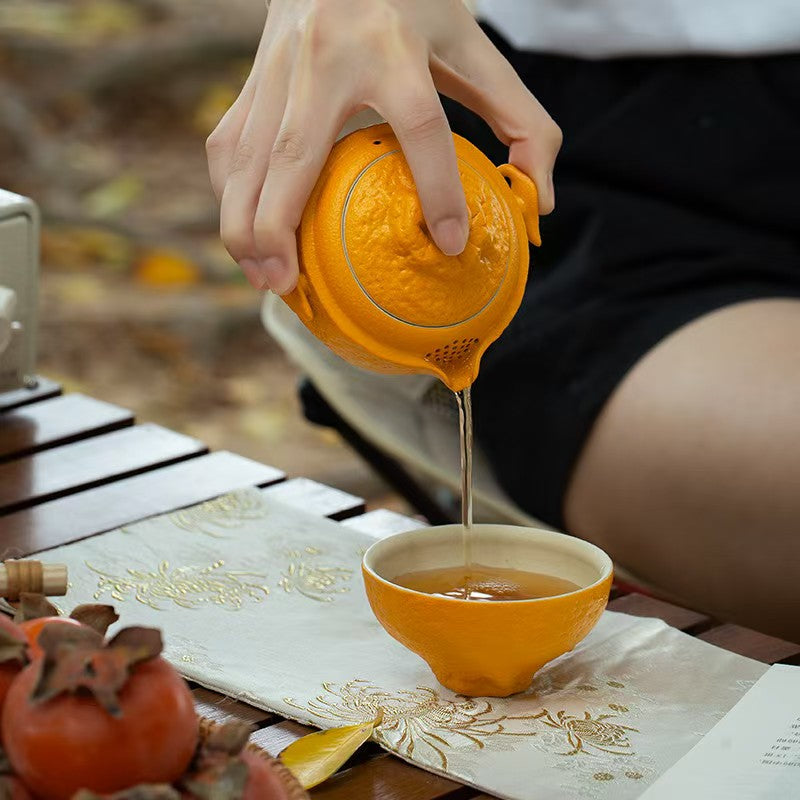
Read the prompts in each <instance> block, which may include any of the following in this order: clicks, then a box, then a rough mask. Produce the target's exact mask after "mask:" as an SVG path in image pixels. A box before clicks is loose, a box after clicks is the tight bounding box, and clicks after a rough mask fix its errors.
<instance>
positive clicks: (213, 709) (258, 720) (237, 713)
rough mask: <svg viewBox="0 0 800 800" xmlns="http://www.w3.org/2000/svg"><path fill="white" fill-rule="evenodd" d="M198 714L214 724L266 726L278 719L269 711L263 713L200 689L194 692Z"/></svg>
mask: <svg viewBox="0 0 800 800" xmlns="http://www.w3.org/2000/svg"><path fill="white" fill-rule="evenodd" d="M192 694H193V695H194V704H195V708H196V709H197V713H198V714H199V715H200V716H201V717H205V718H206V719H210V720H213V721H214V722H222V723H224V722H247V723H250V724H252V725H266V724H267V723H269V722H272V721H274V720H275V719H276V716H275V715H274V714H271V713H270V712H269V711H262V710H261V709H258V708H254V707H253V706H250V705H247V704H246V703H240V702H239V701H238V700H234V699H233V698H232V697H225V695H223V694H219V692H212V691H211V690H210V689H203V688H198V689H195V690H194V691H192Z"/></svg>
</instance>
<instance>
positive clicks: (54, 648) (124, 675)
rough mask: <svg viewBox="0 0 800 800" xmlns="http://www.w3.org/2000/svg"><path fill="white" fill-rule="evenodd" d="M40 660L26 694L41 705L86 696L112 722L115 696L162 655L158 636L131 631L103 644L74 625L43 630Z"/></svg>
mask: <svg viewBox="0 0 800 800" xmlns="http://www.w3.org/2000/svg"><path fill="white" fill-rule="evenodd" d="M39 646H40V647H41V648H42V651H43V653H44V656H43V658H42V660H41V664H40V669H39V675H38V676H37V679H36V682H35V684H34V687H33V691H32V693H31V700H32V701H33V702H35V703H46V702H47V701H48V700H52V699H53V698H54V697H57V696H58V695H60V694H63V693H64V692H71V693H77V692H80V691H84V692H89V693H91V694H92V695H93V696H94V698H95V700H97V702H98V703H99V704H100V705H101V706H102V707H103V708H104V709H105V710H106V711H107V712H108V713H109V714H111V715H112V716H115V717H117V716H120V715H121V713H122V711H121V709H120V705H119V698H118V696H117V693H118V692H119V691H120V690H121V689H122V687H123V686H125V684H126V683H127V681H128V678H129V677H130V675H131V672H132V670H133V668H134V667H135V666H136V665H137V664H141V663H142V662H144V661H149V660H150V659H153V658H156V657H157V656H158V655H159V654H160V653H161V650H162V647H163V644H162V640H161V632H160V631H159V630H156V629H155V628H142V627H131V628H124V629H123V630H121V631H120V632H119V633H118V634H117V635H116V636H115V637H114V638H113V639H111V640H110V641H109V642H107V643H104V642H103V637H102V635H101V634H99V633H98V632H97V631H95V630H92V629H91V628H87V627H84V626H79V625H75V626H72V625H58V624H55V623H53V624H51V625H45V626H44V628H42V632H41V633H40V634H39Z"/></svg>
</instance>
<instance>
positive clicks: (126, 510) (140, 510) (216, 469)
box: [0, 451, 283, 558]
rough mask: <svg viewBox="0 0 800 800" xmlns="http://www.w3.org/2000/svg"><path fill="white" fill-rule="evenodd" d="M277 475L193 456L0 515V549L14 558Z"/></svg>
mask: <svg viewBox="0 0 800 800" xmlns="http://www.w3.org/2000/svg"><path fill="white" fill-rule="evenodd" d="M56 452H58V451H56ZM282 479H283V473H282V472H281V471H280V470H278V469H275V468H274V467H269V466H266V465H265V464H259V463H258V462H256V461H251V460H250V459H249V458H244V457H243V456H238V455H235V454H234V453H227V452H225V451H221V452H217V453H211V454H210V455H205V456H199V457H198V458H192V459H189V460H188V461H182V462H180V463H178V464H174V465H172V466H167V467H162V468H160V469H154V470H152V471H149V472H145V473H144V474H142V475H137V476H136V477H133V478H126V479H124V480H120V481H115V482H114V483H109V484H107V485H105V486H101V487H99V488H96V489H89V490H87V491H84V492H79V493H77V494H71V495H69V496H67V497H62V498H60V499H58V500H51V501H50V502H48V503H42V504H40V505H37V506H34V507H33V508H27V509H24V510H23V511H17V512H16V513H14V514H8V515H6V516H4V517H0V553H8V554H9V555H6V556H5V557H6V558H12V557H13V558H20V557H22V556H25V555H29V554H31V553H36V552H39V551H41V550H48V549H50V548H52V547H58V546H59V545H62V544H67V543H69V542H74V541H77V540H78V539H84V538H86V537H87V536H92V535H93V534H96V533H102V532H103V531H108V530H111V529H112V528H117V527H119V526H120V525H126V524H129V523H131V522H134V521H135V520H138V519H144V518H145V517H151V516H153V515H155V514H165V513H167V512H168V511H174V510H175V509H178V508H184V507H186V506H190V505H193V504H194V503H201V502H203V501H204V500H209V499H210V498H212V497H216V496H218V495H220V494H225V492H230V491H232V490H233V489H239V488H241V487H243V486H263V485H266V484H268V483H274V482H275V481H280V480H282Z"/></svg>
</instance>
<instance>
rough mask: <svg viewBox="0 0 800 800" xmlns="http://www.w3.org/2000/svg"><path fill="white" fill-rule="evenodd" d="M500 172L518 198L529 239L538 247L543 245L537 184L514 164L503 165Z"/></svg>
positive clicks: (499, 168) (499, 169)
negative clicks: (540, 232)
mask: <svg viewBox="0 0 800 800" xmlns="http://www.w3.org/2000/svg"><path fill="white" fill-rule="evenodd" d="M497 169H498V171H499V172H500V174H501V175H502V176H503V177H504V178H505V179H506V180H507V181H508V185H509V186H510V187H511V191H512V192H513V194H514V196H515V197H516V198H517V202H518V203H519V205H520V210H521V211H522V218H523V219H524V220H525V230H526V232H527V234H528V239H529V240H530V241H531V242H532V243H533V244H535V245H536V246H537V247H538V246H539V245H541V243H542V237H541V235H540V234H539V194H538V192H537V191H536V184H535V183H534V182H533V181H532V180H531V179H530V178H529V177H528V176H527V175H526V174H525V173H524V172H523V171H522V170H520V169H517V167H515V166H513V165H512V164H502V165H501V166H499V167H498V168H497Z"/></svg>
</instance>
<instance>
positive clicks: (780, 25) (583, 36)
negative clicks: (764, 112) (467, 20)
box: [475, 0, 800, 58]
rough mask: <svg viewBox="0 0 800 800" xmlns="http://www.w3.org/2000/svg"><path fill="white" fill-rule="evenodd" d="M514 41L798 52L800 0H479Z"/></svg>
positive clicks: (648, 50)
mask: <svg viewBox="0 0 800 800" xmlns="http://www.w3.org/2000/svg"><path fill="white" fill-rule="evenodd" d="M475 5H476V7H477V15H478V17H479V18H480V19H483V20H486V21H487V22H489V23H490V24H491V25H492V26H493V27H495V28H496V29H497V30H498V31H499V32H500V33H501V34H502V35H503V36H505V37H506V38H507V39H508V40H509V41H510V42H511V43H512V44H513V45H514V46H515V47H517V48H518V49H524V50H536V51H540V52H548V53H562V54H566V55H573V56H579V57H583V58H606V57H610V56H633V55H680V54H703V53H705V54H715V55H745V54H758V53H780V52H800V0H477V2H476V3H475Z"/></svg>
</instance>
